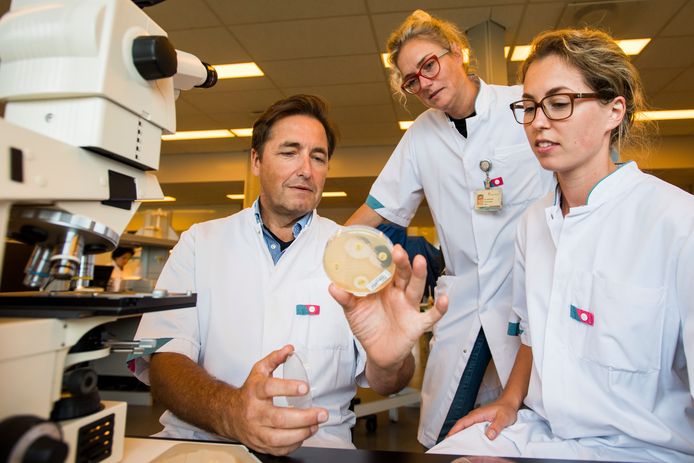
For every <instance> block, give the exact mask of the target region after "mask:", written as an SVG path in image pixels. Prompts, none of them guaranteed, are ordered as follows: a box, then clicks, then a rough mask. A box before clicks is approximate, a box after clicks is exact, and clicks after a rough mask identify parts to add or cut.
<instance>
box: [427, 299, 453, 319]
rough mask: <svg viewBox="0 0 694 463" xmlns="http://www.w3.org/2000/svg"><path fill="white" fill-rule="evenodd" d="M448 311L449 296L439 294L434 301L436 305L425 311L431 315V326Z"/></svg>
mask: <svg viewBox="0 0 694 463" xmlns="http://www.w3.org/2000/svg"><path fill="white" fill-rule="evenodd" d="M447 311H448V296H445V295H444V296H439V297H437V298H436V302H434V307H432V308H431V309H429V310H427V311H426V312H425V313H426V314H427V315H428V316H429V323H430V326H433V325H434V324H435V323H436V322H437V321H439V320H440V319H441V317H443V316H444V315H445V314H446V312H447Z"/></svg>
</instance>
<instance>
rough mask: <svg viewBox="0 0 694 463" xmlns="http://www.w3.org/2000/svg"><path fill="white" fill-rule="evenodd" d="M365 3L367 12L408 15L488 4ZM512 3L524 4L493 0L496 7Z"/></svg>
mask: <svg viewBox="0 0 694 463" xmlns="http://www.w3.org/2000/svg"><path fill="white" fill-rule="evenodd" d="M367 3H368V5H369V11H371V12H373V13H384V12H391V11H404V12H407V14H409V13H411V12H413V11H414V10H416V9H418V8H421V9H423V10H426V11H427V12H429V13H431V12H432V10H435V9H441V8H461V7H477V6H485V5H488V4H489V3H490V2H489V1H484V0H426V1H422V0H367ZM513 3H525V0H494V4H496V5H508V4H513Z"/></svg>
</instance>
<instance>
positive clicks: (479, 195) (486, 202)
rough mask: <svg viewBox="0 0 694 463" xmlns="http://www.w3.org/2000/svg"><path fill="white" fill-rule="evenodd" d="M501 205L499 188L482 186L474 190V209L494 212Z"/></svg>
mask: <svg viewBox="0 0 694 463" xmlns="http://www.w3.org/2000/svg"><path fill="white" fill-rule="evenodd" d="M502 207H503V192H502V190H501V188H484V189H482V190H477V191H476V192H475V210H478V211H480V212H496V211H500V210H501V208H502Z"/></svg>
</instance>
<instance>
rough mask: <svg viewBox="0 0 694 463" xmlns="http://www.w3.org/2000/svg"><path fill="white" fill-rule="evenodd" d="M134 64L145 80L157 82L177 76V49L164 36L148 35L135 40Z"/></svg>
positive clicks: (133, 50)
mask: <svg viewBox="0 0 694 463" xmlns="http://www.w3.org/2000/svg"><path fill="white" fill-rule="evenodd" d="M132 52H133V64H135V68H136V69H137V72H138V73H140V75H141V76H142V77H143V78H144V79H145V80H157V79H164V78H166V77H171V76H173V75H174V74H176V70H177V68H178V60H177V58H176V49H175V48H174V47H173V45H171V42H169V39H168V38H166V37H164V36H162V35H146V36H142V37H137V38H136V39H135V40H133V49H132Z"/></svg>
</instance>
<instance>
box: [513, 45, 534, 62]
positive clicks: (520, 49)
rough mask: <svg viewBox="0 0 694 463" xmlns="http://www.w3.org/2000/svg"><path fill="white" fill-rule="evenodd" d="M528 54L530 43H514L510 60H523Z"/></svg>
mask: <svg viewBox="0 0 694 463" xmlns="http://www.w3.org/2000/svg"><path fill="white" fill-rule="evenodd" d="M529 54H530V45H516V46H515V47H513V54H511V61H525V58H527V57H528V55H529Z"/></svg>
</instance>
